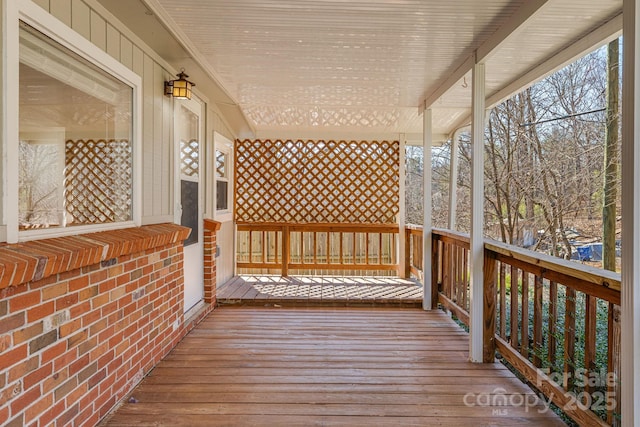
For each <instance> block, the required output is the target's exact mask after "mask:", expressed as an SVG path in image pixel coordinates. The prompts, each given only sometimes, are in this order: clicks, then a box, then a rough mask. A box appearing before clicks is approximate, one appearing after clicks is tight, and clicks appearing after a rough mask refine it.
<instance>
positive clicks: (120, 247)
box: [0, 224, 215, 426]
mask: <svg viewBox="0 0 640 427" xmlns="http://www.w3.org/2000/svg"><path fill="white" fill-rule="evenodd" d="M187 234H188V229H185V228H183V227H180V226H176V225H173V224H163V225H155V226H145V227H139V228H132V229H126V230H119V231H110V232H103V233H94V234H88V235H84V236H78V237H65V238H58V239H47V240H41V241H37V242H29V243H24V244H20V245H5V246H4V247H1V248H0V351H1V352H0V390H1V392H0V425H11V426H13V425H40V426H44V425H49V424H51V423H52V422H53V421H54V420H57V425H67V424H73V425H76V426H81V425H94V424H96V423H97V422H98V420H99V419H100V418H102V417H103V416H104V415H106V414H107V412H108V411H109V410H110V409H112V408H113V406H114V405H115V404H116V403H117V402H118V401H119V400H120V399H122V398H123V397H124V396H125V395H126V394H127V393H128V392H129V391H131V389H132V388H133V387H134V386H135V385H136V384H137V383H138V382H139V381H140V380H141V379H142V378H143V376H144V375H146V374H147V373H148V372H149V370H150V369H151V368H152V367H153V366H154V365H155V364H156V363H157V362H158V361H159V360H160V359H161V358H162V357H164V356H165V355H166V354H167V353H168V352H169V351H170V350H171V349H172V348H173V347H174V346H175V345H176V344H177V342H178V341H179V340H180V339H181V338H182V337H183V336H184V334H185V333H186V332H187V329H188V328H190V327H192V326H193V324H194V323H195V322H193V321H191V322H189V324H188V325H185V322H184V320H185V319H183V317H184V316H183V259H182V257H183V248H182V241H183V240H184V238H186V236H187ZM213 239H214V242H215V233H214V238H213ZM214 247H215V243H214ZM210 267H211V266H210ZM213 268H214V270H213V271H214V272H215V260H214V266H213ZM9 276H10V277H9ZM214 283H215V278H214ZM211 308H212V306H210V307H208V308H207V309H206V310H204V311H205V313H203V312H201V313H200V318H201V317H202V315H203V314H206V313H208V310H210V309H211Z"/></svg>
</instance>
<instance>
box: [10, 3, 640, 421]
mask: <svg viewBox="0 0 640 427" xmlns="http://www.w3.org/2000/svg"><path fill="white" fill-rule="evenodd" d="M0 3H1V6H2V7H1V10H0V18H1V23H2V31H3V34H5V35H6V37H4V38H3V42H2V46H0V49H1V50H2V52H3V57H2V61H0V62H1V65H2V74H3V85H2V90H1V92H2V97H3V105H2V111H1V113H2V114H1V115H2V120H0V122H1V124H2V131H3V148H4V152H5V155H4V156H3V160H4V166H6V167H3V168H2V169H3V176H2V179H1V181H2V189H3V194H4V198H3V201H2V203H1V205H2V206H0V207H1V209H0V210H2V213H3V215H2V217H3V221H0V222H1V223H0V243H2V251H1V252H2V254H0V255H2V257H3V259H2V260H1V261H2V272H1V273H2V274H0V297H1V298H0V318H1V320H2V321H3V322H2V327H0V332H1V334H0V335H1V336H0V349H1V350H2V352H1V354H0V368H1V369H0V388H1V391H2V393H0V424H3V425H5V424H6V425H7V426H11V427H14V426H20V425H32V424H41V425H42V424H50V423H55V424H56V425H65V426H66V425H82V426H93V425H102V426H124V425H158V424H160V425H172V426H173V425H184V426H194V425H203V426H205V425H206V426H209V425H287V426H289V425H300V426H307V425H345V426H346V425H348V426H353V425H356V426H357V425H362V426H370V425H390V426H391V425H393V426H396V425H404V424H407V425H443V426H448V425H450V426H460V425H504V426H513V425H532V426H544V425H564V423H565V421H568V422H572V423H575V424H578V425H581V426H594V425H595V426H597V425H600V426H620V425H621V426H624V427H627V426H636V425H639V424H640V406H638V405H637V402H638V398H639V396H640V190H639V189H638V188H639V187H638V186H639V185H640V136H639V135H640V104H639V103H640V90H639V88H640V70H639V69H638V67H640V62H639V61H638V58H640V27H639V23H640V0H482V1H478V0H461V1H459V2H443V1H441V0H372V1H343V0H313V1H311V0H309V1H301V0H233V1H229V0H218V1H216V0H209V1H205V0H135V1H116V0H0ZM31 27H32V29H33V33H38V34H41V35H42V40H45V39H46V40H48V39H49V38H50V39H51V40H52V42H51V44H49V45H47V46H54V45H55V46H56V49H57V51H59V52H62V53H61V54H60V55H59V56H60V57H62V58H76V57H79V58H80V59H81V60H82V61H81V63H82V64H85V63H86V64H87V65H89V67H88V68H87V69H88V70H93V68H94V67H95V68H96V70H97V71H99V72H100V73H103V74H105V76H106V77H107V78H108V79H107V80H109V79H111V80H113V79H115V80H117V81H119V83H122V84H123V85H124V87H125V89H126V96H127V99H129V98H130V99H131V107H130V109H128V110H126V112H125V113H123V114H113V113H112V112H108V111H107V112H106V113H105V116H108V117H112V116H113V117H118V118H123V119H126V120H124V123H125V125H122V126H120V125H118V126H115V128H117V129H116V130H118V131H119V130H120V127H122V130H126V131H127V132H130V133H131V135H130V136H131V141H130V143H129V142H127V144H128V145H127V146H129V147H130V149H131V152H130V153H129V154H130V155H128V157H127V159H128V161H129V162H130V163H131V166H130V167H129V169H128V170H129V171H130V172H131V179H130V180H129V181H130V183H129V184H127V189H126V191H125V193H126V194H125V196H126V197H127V198H128V199H127V201H126V203H128V206H129V208H130V214H129V217H128V219H127V220H126V221H125V220H123V221H120V220H112V219H107V220H105V222H99V223H96V224H87V227H78V228H74V227H70V228H65V229H64V230H58V229H57V227H58V226H59V225H60V224H57V223H56V224H53V227H52V229H44V230H38V229H37V227H35V228H34V229H29V227H27V226H24V225H22V224H21V222H20V217H19V214H20V213H21V212H22V210H21V209H22V208H19V207H18V205H17V204H16V201H18V200H20V198H19V194H21V195H23V194H26V192H25V191H24V190H25V184H24V182H25V177H24V176H22V175H21V173H22V171H23V169H24V167H23V165H20V166H19V165H18V161H17V160H19V159H21V158H22V157H26V156H27V154H28V152H27V153H26V154H25V153H24V152H23V151H21V148H20V143H21V142H22V139H23V136H22V134H23V133H24V134H25V135H26V134H37V135H39V133H38V132H41V131H42V132H41V133H42V134H43V135H44V136H48V135H49V133H51V132H52V131H56V128H55V127H51V128H49V129H44V130H43V129H41V128H42V124H40V123H38V120H39V117H38V116H33V117H31V116H30V115H29V114H28V109H27V108H25V106H26V105H28V103H27V102H26V101H28V100H31V101H37V102H38V103H40V104H41V105H40V104H39V108H40V107H42V111H44V112H45V113H46V114H44V115H49V114H48V113H50V112H51V111H50V109H49V110H48V109H47V105H48V104H47V103H44V102H41V101H42V99H41V98H40V97H39V96H36V95H38V93H44V92H45V91H44V90H42V89H41V88H40V86H38V85H36V84H34V83H33V82H31V83H30V86H28V87H27V86H24V85H23V84H18V85H16V84H15V82H21V78H24V77H25V76H27V75H28V74H27V73H25V68H26V67H31V68H33V67H36V66H38V67H42V68H47V67H46V65H47V64H46V63H45V64H44V65H42V64H40V63H39V60H38V59H37V58H39V57H34V58H36V59H33V58H31V57H30V56H29V54H32V53H33V52H34V51H35V49H31V50H29V49H27V48H28V46H29V43H30V39H29V37H28V34H32V32H31V29H29V28H31ZM24 34H27V36H25V35H24ZM622 35H624V39H623V47H624V48H623V50H622V52H623V53H622V55H618V56H619V57H621V58H622V59H623V67H624V73H623V78H622V79H616V81H617V80H620V81H621V82H622V91H620V92H621V93H622V97H623V99H622V103H621V104H622V105H623V108H624V113H623V114H622V115H621V117H622V124H621V126H620V128H621V130H622V136H621V138H619V139H620V141H621V147H622V149H621V155H620V156H619V157H620V159H621V160H620V162H619V165H620V168H621V169H620V171H621V173H618V172H616V173H615V174H614V175H615V176H616V178H619V179H618V180H619V181H620V183H621V185H620V188H621V193H619V194H621V197H620V198H619V199H620V205H621V212H622V213H621V214H620V217H621V218H620V221H619V222H620V225H621V229H622V231H621V232H620V234H621V239H620V240H621V241H622V243H621V247H622V248H623V250H622V256H621V265H622V269H621V273H617V272H610V271H604V270H601V269H597V268H594V267H590V266H588V265H583V264H580V263H576V262H572V261H569V260H564V259H560V258H558V257H552V256H550V255H547V254H546V253H542V252H539V251H538V252H536V251H529V250H525V249H523V248H520V247H517V246H515V243H514V244H506V243H502V242H497V241H495V240H491V239H489V238H487V233H488V229H489V228H490V226H491V225H488V221H487V218H486V211H487V209H486V207H485V204H486V199H485V195H486V191H485V190H486V188H485V181H487V179H486V170H487V163H488V162H487V161H486V155H487V145H488V144H487V139H488V138H487V133H488V132H489V130H488V127H487V123H488V122H489V120H488V116H489V113H488V112H489V111H491V110H492V109H493V108H494V107H497V106H500V105H502V103H503V102H506V100H509V99H511V97H513V96H515V95H516V94H519V93H522V91H526V90H527V89H529V88H531V87H532V85H534V84H535V83H536V82H539V81H541V80H543V79H545V78H546V77H548V76H550V75H552V74H553V73H554V72H556V71H558V70H560V69H563V68H564V67H565V66H567V65H568V64H571V63H572V62H574V61H575V60H577V59H578V58H581V57H584V56H585V55H586V54H587V53H589V52H593V51H594V50H595V49H597V48H600V47H602V46H604V45H606V44H608V43H610V42H612V41H614V40H616V41H617V40H619V39H620V37H621V36H622ZM38 37H40V36H38ZM47 43H49V42H47ZM42 51H43V52H44V51H47V49H46V48H45V49H42ZM30 58H31V59H30ZM29 60H30V62H29ZM71 62H74V63H75V60H74V61H71ZM33 69H34V70H35V69H36V68H33ZM83 69H84V68H83ZM185 69H186V71H187V72H188V73H189V75H190V77H189V76H187V75H186V74H185ZM61 70H62V71H60V70H59V72H58V73H57V74H56V76H54V77H55V78H54V82H55V84H56V85H58V80H60V79H63V80H65V81H67V80H68V81H72V80H74V76H73V75H72V74H69V73H68V72H67V71H65V70H66V69H64V68H63V69H61ZM88 75H91V76H93V72H91V73H88ZM122 76H124V77H122ZM174 77H180V78H178V79H175V80H174ZM186 77H188V78H189V79H190V80H188V81H184V78H186ZM89 83H90V81H89ZM176 83H183V84H185V85H186V87H188V89H189V90H188V94H189V96H188V97H186V93H185V96H182V95H181V94H180V93H179V92H175V91H173V90H170V89H171V88H172V87H174V86H175V84H176ZM83 85H84V86H87V87H89V86H91V85H90V84H86V83H83ZM76 89H77V88H76ZM168 89H169V90H168ZM174 89H175V87H174ZM83 90H84V88H83ZM87 90H89V89H87ZM601 92H602V93H604V90H603V91H601ZM91 93H93V92H91ZM191 97H193V98H191ZM67 98H68V96H61V99H63V100H65V102H66V99H67ZM186 98H188V99H186ZM549 98H552V96H549ZM87 99H89V100H91V97H87ZM597 100H600V98H597ZM109 102H112V103H113V102H115V101H109ZM615 104H617V102H615ZM105 105H111V104H109V103H107V104H105ZM572 107H575V106H572ZM596 107H598V109H594V110H590V111H578V110H579V109H575V108H569V110H571V111H569V113H571V117H583V116H584V115H585V114H592V113H594V112H598V111H599V112H602V111H603V110H604V108H599V107H601V106H600V105H597V106H596ZM74 108H77V111H76V110H69V114H68V115H69V117H71V118H72V119H73V120H74V121H80V122H81V121H84V120H88V117H85V118H83V117H81V116H82V115H80V114H72V113H74V112H78V111H80V110H82V108H83V107H82V104H80V105H78V106H76V107H74ZM574 110H575V111H574ZM39 111H40V110H39ZM100 111H101V114H102V110H100ZM523 111H524V108H523ZM547 112H549V117H546V116H545V117H543V119H545V120H547V122H548V121H552V120H556V119H558V117H556V116H555V115H554V114H555V112H556V110H551V109H549V110H548V111H547ZM44 115H43V116H44ZM552 116H553V117H552ZM529 118H532V117H530V116H528V115H525V114H524V112H523V113H522V115H521V117H519V119H523V120H519V121H514V122H513V126H514V128H517V129H515V130H509V132H511V133H513V134H517V133H518V134H519V133H522V132H521V131H520V128H522V127H524V126H529V125H532V124H533V125H536V124H538V123H541V122H543V120H541V121H540V122H538V121H537V119H538V118H540V117H537V118H536V120H532V121H530V122H529V121H528V120H524V119H529ZM560 118H563V117H560ZM27 119H28V120H27ZM65 120H66V116H65ZM109 120H110V119H109ZM109 120H108V121H107V122H109ZM23 122H24V123H23ZM99 123H102V122H99ZM109 123H110V122H109ZM23 124H25V126H23ZM27 125H28V126H27ZM31 126H33V129H35V130H36V131H38V132H35V133H34V132H31V130H32V129H30V127H31ZM23 127H24V130H25V132H22V131H23V129H22V128H23ZM102 127H104V128H105V129H106V131H105V132H106V133H112V132H111V131H112V129H111V128H110V127H109V126H102ZM26 131H29V132H26ZM100 132H102V130H100ZM463 132H464V133H465V135H466V137H467V141H465V143H468V145H466V147H467V151H466V152H465V153H464V154H465V155H466V159H467V163H465V167H466V168H467V170H466V171H465V175H464V177H465V178H464V179H463V180H459V179H458V178H459V176H461V175H460V174H459V173H458V168H459V167H460V157H461V156H460V155H458V154H459V153H460V152H461V151H462V150H460V149H459V147H458V145H457V144H458V143H459V141H460V135H461V133H463ZM509 132H505V134H508V133H509ZM54 133H55V132H54ZM67 133H69V135H71V136H73V134H72V133H71V132H69V131H68V129H67V130H65V131H64V132H62V133H61V135H62V134H64V135H65V137H66V134H67ZM550 133H551V132H550ZM594 134H595V133H594ZM87 135H88V134H87ZM85 136H86V135H85ZM89 136H91V135H89ZM515 140H516V141H519V140H518V139H517V138H515ZM38 141H39V140H38ZM56 141H57V139H56ZM58 142H59V141H58ZM72 142H73V141H72ZM538 142H539V141H538ZM556 142H557V143H558V145H560V146H561V145H562V143H563V140H562V138H558V140H557V141H556ZM56 143H57V142H56ZM538 145H540V144H538ZM412 146H413V147H420V148H421V149H422V150H423V151H422V152H423V155H422V156H421V158H420V161H421V162H422V163H421V164H422V169H421V175H420V176H419V179H417V180H414V181H412V182H409V181H407V180H406V179H405V178H406V175H407V174H406V168H407V159H406V158H405V156H406V153H407V147H409V148H410V147H412ZM444 146H446V147H448V148H447V149H446V150H448V151H446V150H444V149H443V148H442V147H444ZM532 146H533V144H532ZM33 147H34V149H37V148H39V147H40V145H39V143H38V144H36V143H34V144H33ZM60 147H62V145H60ZM194 147H197V149H196V148H194ZM438 150H440V153H448V158H447V159H446V162H447V163H448V168H449V169H448V174H449V178H448V194H447V197H446V201H444V202H442V203H441V204H440V206H441V207H442V206H445V205H446V208H442V209H441V211H442V212H439V213H440V214H441V218H446V220H443V222H446V225H445V226H441V225H438V227H442V228H438V227H436V226H435V224H434V221H433V215H432V214H433V213H434V212H435V211H437V209H434V203H433V202H434V200H433V197H432V190H433V187H434V182H435V180H434V176H433V175H432V174H433V173H434V172H433V170H434V169H435V168H434V165H435V164H436V163H438V162H437V161H436V160H434V153H435V152H438ZM539 150H540V152H543V151H544V149H542V148H539ZM100 154H102V153H100ZM528 154H529V157H528V158H531V157H533V151H532V152H529V153H528ZM563 155H565V157H564V159H566V158H569V157H571V153H563ZM21 156H22V157H21ZM444 157H445V156H444V155H443V158H444ZM574 157H577V155H575V156H574ZM523 158H524V157H523ZM60 160H62V157H61V158H60ZM59 163H60V164H62V163H61V162H59ZM558 164H560V166H562V165H563V161H559V162H558ZM513 165H515V166H514V167H515V168H516V169H517V168H519V167H520V166H521V164H520V163H519V162H518V161H514V162H513ZM531 165H532V167H531V170H532V172H531V173H530V175H531V176H530V178H531V180H530V181H528V182H531V181H534V180H535V177H534V174H533V171H535V170H536V168H537V166H536V165H535V164H534V163H533V162H531ZM538 165H542V162H540V163H538ZM187 166H188V167H187ZM543 166H545V165H543ZM87 169H95V167H93V166H87ZM539 169H544V167H540V168H539ZM549 169H550V168H549ZM43 170H44V171H45V172H47V168H43ZM61 170H62V169H61ZM512 170H513V169H511V170H510V171H509V172H511V171H512ZM545 170H547V169H545ZM43 174H44V172H43ZM52 174H53V172H52ZM55 175H56V177H57V178H56V179H57V180H58V181H60V180H61V178H62V177H61V174H59V173H57V172H56V173H55ZM118 175H119V173H118V170H117V168H116V169H113V170H110V172H109V176H110V179H111V177H115V178H118ZM585 175H589V174H588V173H585ZM589 176H591V175H589ZM587 178H589V177H587ZM86 179H87V180H88V181H91V179H90V178H86ZM115 181H117V179H116V180H115ZM460 181H464V182H460ZM60 185H63V184H60ZM411 185H413V187H414V188H415V187H421V188H422V189H423V190H421V191H420V193H422V194H421V195H420V196H421V197H420V200H419V202H417V203H418V204H419V205H421V215H420V217H419V219H418V221H417V223H419V224H420V225H412V224H410V223H409V222H410V221H409V220H408V218H407V206H406V204H407V202H406V194H407V191H406V190H407V187H408V186H411ZM461 185H465V186H466V188H467V189H468V194H467V193H465V196H466V197H467V200H466V202H467V203H466V205H465V208H464V209H465V212H464V214H465V216H466V219H468V224H467V223H465V230H466V231H467V232H468V233H466V232H465V233H462V232H461V231H460V230H461V227H460V220H459V219H460V218H457V215H459V214H460V212H459V210H458V209H457V207H458V200H457V197H458V194H459V191H458V186H461ZM526 185H527V183H525V184H523V185H522V187H524V186H526ZM60 188H62V187H60ZM70 191H71V190H70V189H65V190H64V191H60V193H64V192H70ZM603 192H604V191H603ZM83 194H85V195H86V196H87V198H91V197H93V192H92V191H91V190H90V189H85V190H83ZM593 194H594V193H590V194H588V195H587V197H586V198H587V199H589V200H591V198H592V196H593ZM557 196H558V198H560V199H561V198H562V197H563V196H564V193H563V192H562V191H558V194H557ZM536 197H539V198H540V199H544V198H545V195H542V196H540V195H537V194H536ZM547 198H548V197H547ZM594 198H595V197H594ZM444 199H445V198H444V196H443V198H442V200H444ZM603 199H604V198H603ZM65 203H66V202H65ZM598 203H600V201H598ZM524 204H525V202H519V203H518V204H514V206H515V216H516V217H517V215H518V214H519V212H520V208H522V207H523V206H524ZM595 204H597V203H595ZM602 204H603V205H604V204H606V203H605V202H604V201H602ZM505 205H506V204H505ZM614 205H615V202H614ZM540 206H541V205H540ZM540 206H537V207H538V208H539V209H541V210H542V208H540ZM502 207H503V204H502V203H496V204H495V208H496V210H497V211H500V210H501V209H502ZM527 208H528V207H527ZM595 209H596V207H594V208H593V210H595ZM88 210H89V211H91V210H95V205H94V206H93V207H92V208H89V209H88ZM445 210H446V211H447V212H444V211H445ZM534 210H535V209H534V207H533V205H532V206H531V211H532V212H533V211H534ZM603 216H604V215H603ZM614 217H615V214H614ZM614 223H615V218H614ZM65 224H66V223H65V222H64V221H62V225H65ZM177 224H181V225H180V226H178V225H177ZM496 224H502V222H501V221H495V223H494V224H493V226H496ZM534 225H535V223H534ZM47 227H49V226H48V225H47ZM65 227H66V225H65ZM563 227H564V225H563V224H558V225H557V226H556V225H554V224H551V225H550V226H549V227H548V229H549V232H550V233H554V235H555V233H556V230H557V229H561V228H563ZM526 231H528V232H531V233H537V229H536V228H534V227H533V226H532V227H531V228H530V229H528V230H526ZM90 232H95V234H90ZM615 232H616V230H615V224H614V233H613V234H614V235H615ZM495 235H497V233H496V234H495ZM29 240H33V241H29ZM506 240H507V239H505V241H506ZM523 240H524V239H523ZM511 241H512V242H515V239H512V240H511ZM555 243H556V242H555V241H554V246H556V245H555ZM567 245H569V243H567ZM614 246H615V244H614ZM555 249H556V248H555V247H554V250H555ZM556 252H557V251H556ZM569 252H571V249H569ZM614 258H615V257H614ZM614 264H615V259H614ZM614 267H615V266H614ZM552 405H553V406H554V407H557V408H559V411H558V412H562V415H558V414H557V413H556V412H555V411H552V410H551V409H550V406H552Z"/></svg>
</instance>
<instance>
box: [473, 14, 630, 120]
mask: <svg viewBox="0 0 640 427" xmlns="http://www.w3.org/2000/svg"><path fill="white" fill-rule="evenodd" d="M621 34H622V13H620V14H619V15H617V16H616V17H615V18H613V19H611V20H610V21H608V22H606V23H605V24H603V25H601V26H600V27H598V28H596V29H595V30H593V31H592V32H590V33H589V34H587V35H586V36H584V37H583V38H581V39H580V40H578V41H577V42H575V43H573V44H571V45H570V46H568V47H567V48H565V49H562V50H561V51H560V52H557V53H556V54H554V55H552V56H551V57H549V58H547V59H546V60H545V61H544V62H542V63H541V64H539V65H538V66H536V67H534V68H532V69H531V70H529V71H527V72H526V73H525V74H523V75H521V76H520V77H518V78H517V79H515V80H513V81H512V82H510V83H508V84H507V85H505V86H504V87H503V88H502V89H500V90H498V91H497V92H494V93H492V94H491V95H490V96H489V97H487V101H486V106H487V108H492V107H495V106H496V105H498V104H499V103H501V102H502V101H504V100H505V99H508V98H509V97H511V96H512V95H513V94H515V93H518V92H521V91H523V90H524V89H526V88H528V87H530V86H531V85H533V84H534V83H536V82H538V81H540V80H542V79H544V78H545V77H547V76H549V75H551V74H553V73H554V72H556V71H558V70H559V69H561V68H563V67H565V66H566V65H569V64H571V63H572V62H574V61H576V60H577V59H578V58H581V57H583V56H584V55H586V54H587V53H589V52H591V51H593V50H595V49H596V48H598V47H600V46H603V45H605V44H607V43H609V42H610V41H612V40H615V39H616V38H618V37H620V35H621Z"/></svg>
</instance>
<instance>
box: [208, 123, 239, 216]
mask: <svg viewBox="0 0 640 427" xmlns="http://www.w3.org/2000/svg"><path fill="white" fill-rule="evenodd" d="M213 141H214V144H213V145H214V147H213V150H214V151H213V176H214V185H213V208H214V211H215V220H216V221H219V222H228V221H233V208H234V206H233V194H234V188H233V185H234V179H233V177H234V169H233V164H234V157H233V156H234V155H235V153H234V151H233V142H232V141H231V140H229V138H227V137H225V136H224V135H221V134H219V133H218V132H214V133H213ZM216 151H221V152H223V153H225V154H226V155H227V165H226V166H227V178H225V180H226V182H227V183H228V186H227V209H224V210H218V209H217V202H216V201H217V197H218V194H217V193H218V186H217V182H218V172H217V170H216Z"/></svg>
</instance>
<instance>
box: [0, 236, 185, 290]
mask: <svg viewBox="0 0 640 427" xmlns="http://www.w3.org/2000/svg"><path fill="white" fill-rule="evenodd" d="M189 232H190V230H189V229H188V228H185V227H182V226H179V225H176V224H169V223H166V224H154V225H145V226H142V227H132V228H124V229H119V230H110V231H102V232H98V233H89V234H83V235H77V236H66V237H58V238H53V239H43V240H37V241H30V242H24V243H17V244H2V245H0V289H4V288H7V287H10V286H17V285H20V284H22V283H27V282H31V281H34V280H41V279H44V278H47V277H49V276H52V275H54V274H59V273H64V272H66V271H71V270H75V269H78V268H82V267H86V266H89V265H93V264H98V263H100V262H105V261H108V260H111V259H113V258H117V257H119V256H123V255H128V254H132V253H137V252H141V251H146V250H149V249H152V248H155V247H158V246H164V245H168V244H172V243H176V242H179V241H184V240H185V239H186V238H187V237H188V235H189Z"/></svg>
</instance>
